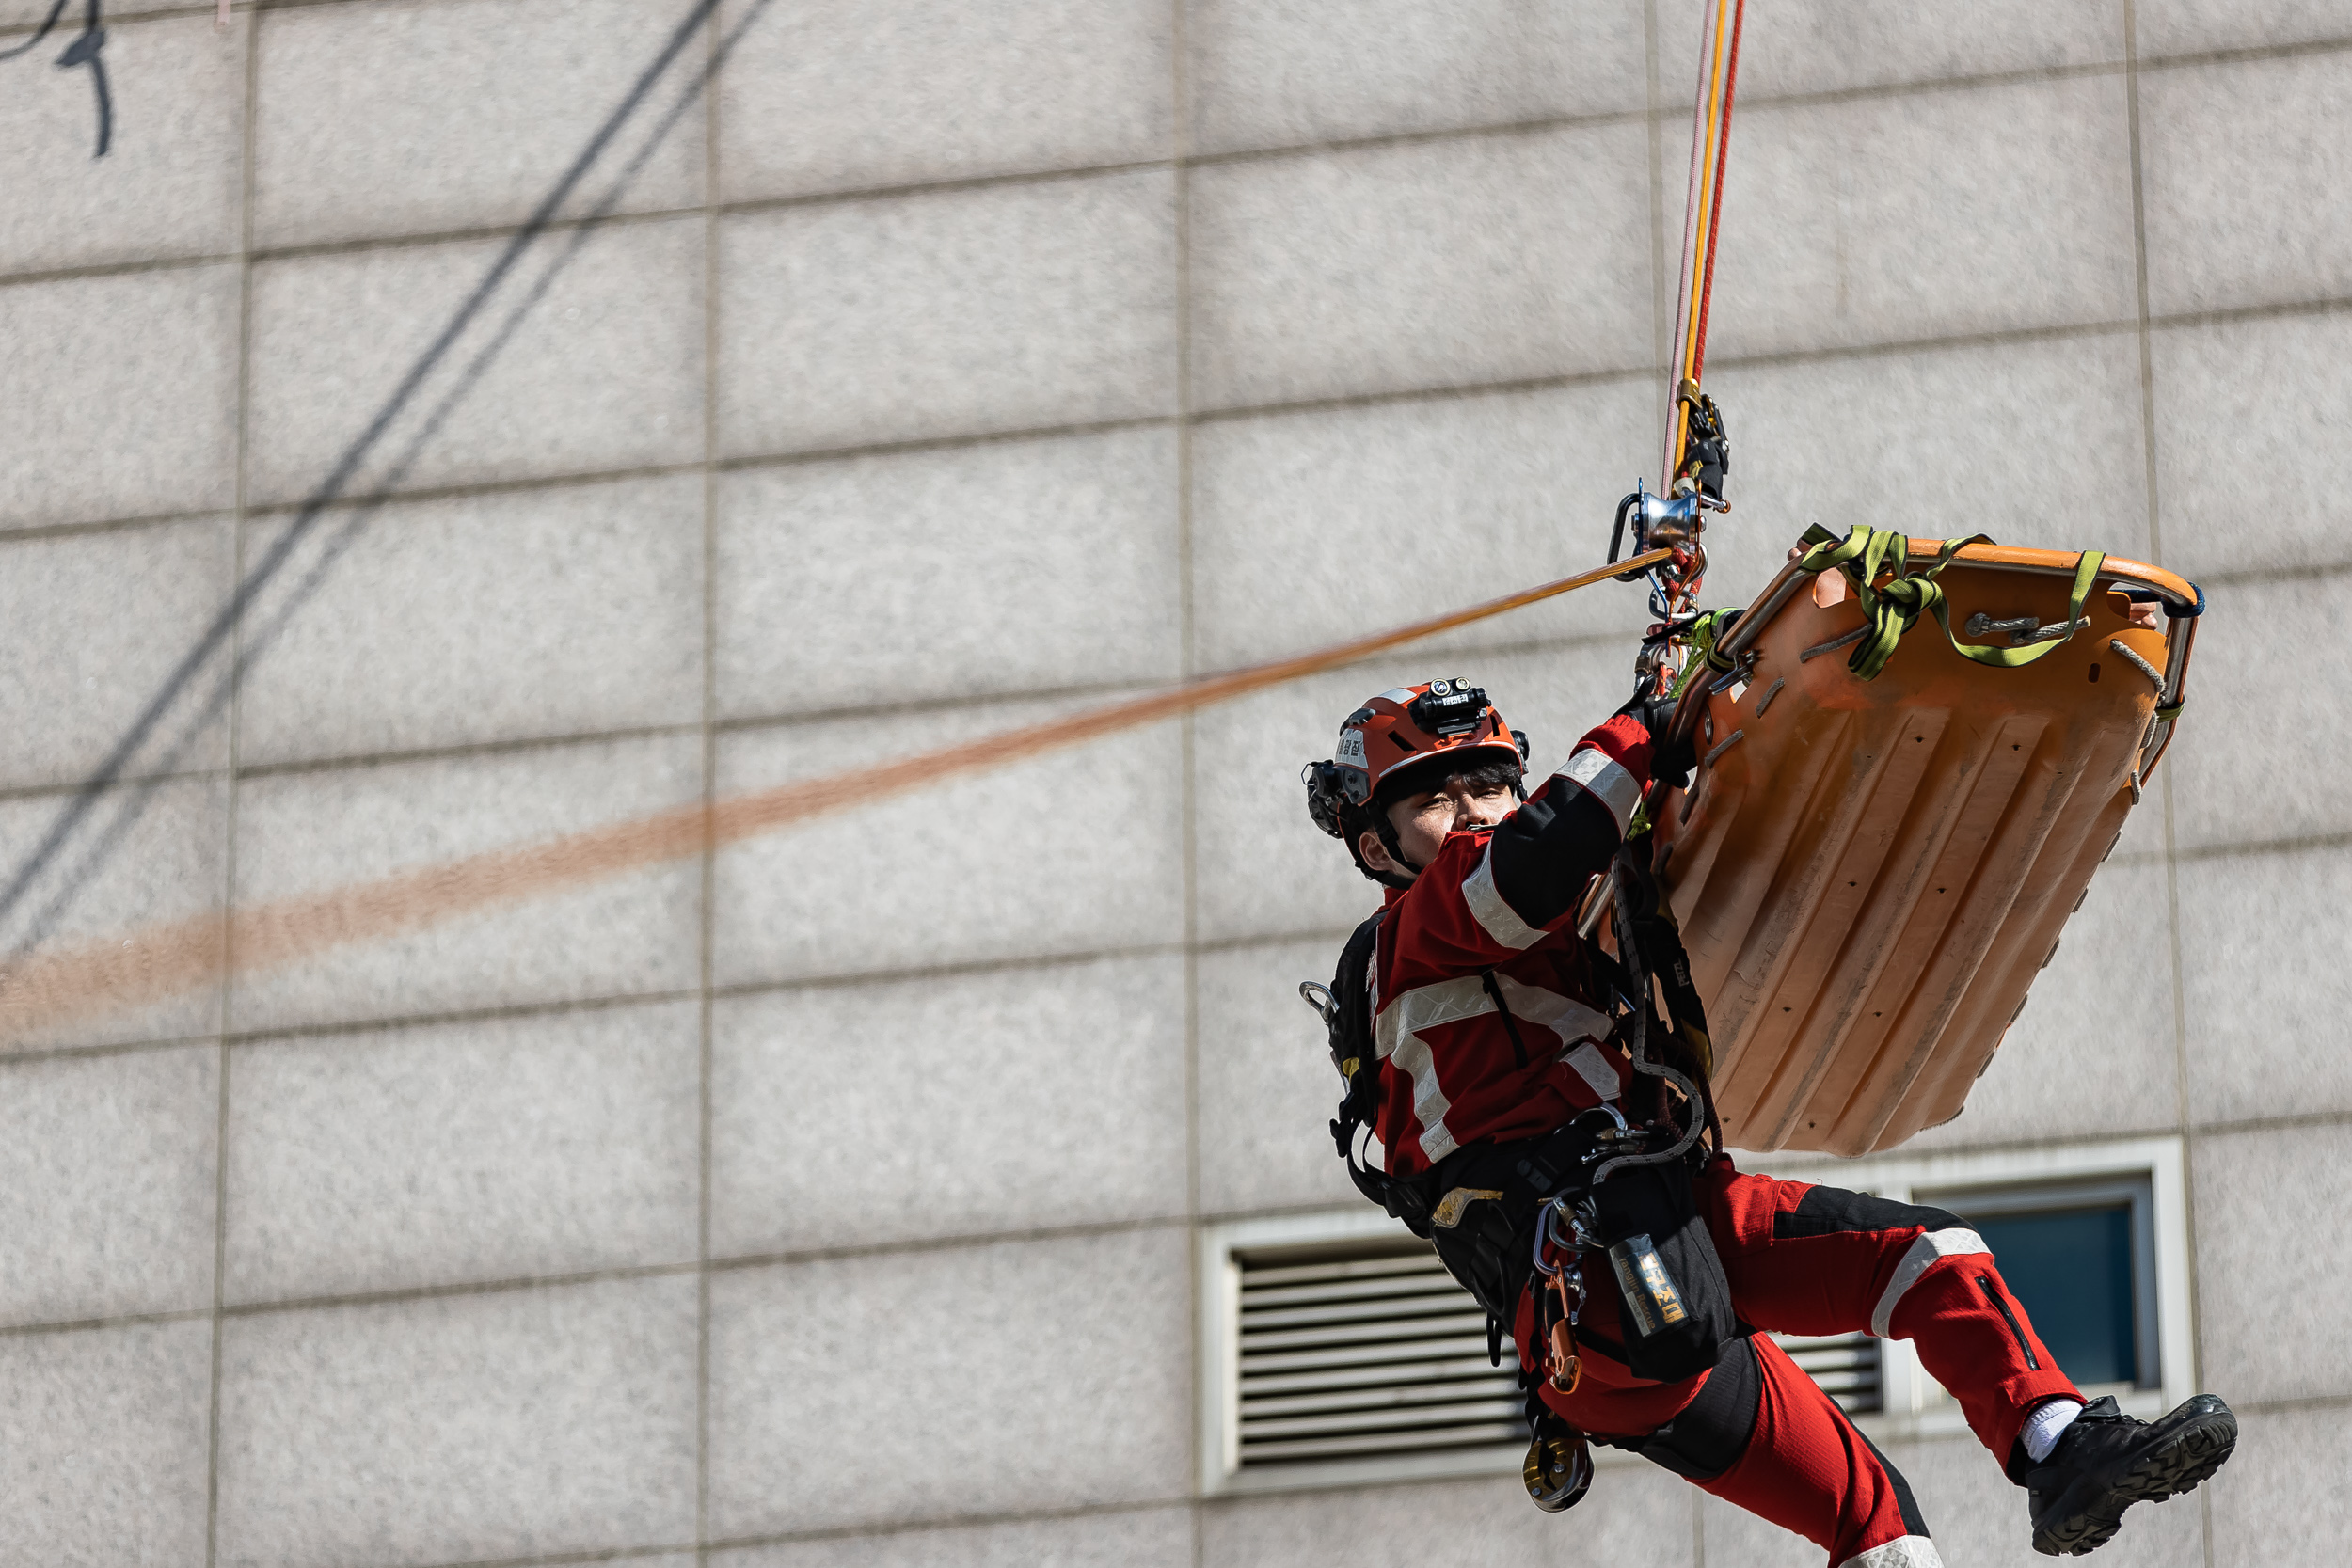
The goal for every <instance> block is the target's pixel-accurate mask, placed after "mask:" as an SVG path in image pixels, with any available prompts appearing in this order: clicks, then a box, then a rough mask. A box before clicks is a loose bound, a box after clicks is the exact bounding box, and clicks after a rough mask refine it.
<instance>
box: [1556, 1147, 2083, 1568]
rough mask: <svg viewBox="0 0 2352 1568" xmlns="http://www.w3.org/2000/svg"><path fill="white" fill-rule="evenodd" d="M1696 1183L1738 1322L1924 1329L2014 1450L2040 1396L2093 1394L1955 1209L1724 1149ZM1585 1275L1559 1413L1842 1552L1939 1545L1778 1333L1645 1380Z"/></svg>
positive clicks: (1866, 1555) (1896, 1556) (1894, 1478)
mask: <svg viewBox="0 0 2352 1568" xmlns="http://www.w3.org/2000/svg"><path fill="white" fill-rule="evenodd" d="M1694 1186H1695V1189H1696V1196H1697V1198H1698V1202H1699V1206H1700V1212H1702V1213H1703V1214H1705V1215H1706V1218H1707V1227H1708V1231H1709V1232H1710V1233H1711V1234H1712V1235H1713V1237H1714V1239H1715V1246H1716V1250H1717V1251H1718V1252H1720V1253H1721V1254H1722V1256H1723V1262H1724V1276H1725V1277H1726V1278H1727V1279H1728V1280H1729V1281H1730V1284H1731V1298H1732V1306H1733V1309H1734V1310H1735V1311H1737V1312H1738V1314H1739V1316H1740V1321H1741V1322H1742V1323H1748V1324H1751V1325H1753V1326H1754V1327H1756V1328H1759V1329H1772V1330H1776V1331H1779V1332H1782V1333H1788V1334H1800V1335H1829V1334H1851V1333H1852V1332H1854V1331H1855V1330H1857V1329H1864V1330H1867V1331H1868V1332H1870V1333H1872V1334H1875V1335H1877V1336H1879V1337H1880V1338H1895V1339H1910V1340H1912V1341H1914V1343H1915V1345H1916V1347H1917V1349H1918V1353H1919V1360H1920V1364H1921V1365H1922V1366H1924V1367H1925V1368H1926V1369H1927V1370H1928V1372H1929V1373H1930V1375H1931V1376H1932V1377H1934V1379H1935V1380H1936V1381H1937V1382H1938V1383H1941V1384H1942V1385H1943V1386H1945V1387H1946V1388H1947V1389H1949V1390H1950V1391H1951V1393H1952V1395H1953V1397H1954V1398H1956V1399H1957V1400H1958V1401H1959V1402H1960V1407H1961V1409H1962V1411H1963V1413H1964V1414H1965V1415H1966V1416H1967V1418H1968V1424H1969V1426H1970V1427H1972V1428H1973V1429H1975V1431H1976V1433H1977V1436H1978V1437H1979V1439H1981V1440H1982V1441H1983V1443H1984V1446H1985V1447H1986V1448H1988V1449H1992V1450H1993V1453H1994V1457H1995V1458H1996V1459H1997V1460H1999V1461H2000V1462H2001V1463H2002V1464H2003V1465H2009V1464H2010V1459H2011V1449H2012V1448H2013V1447H2014V1446H2015V1444H2016V1441H2017V1434H2018V1433H2019V1431H2020V1429H2021V1428H2023V1427H2024V1425H2025V1422H2026V1416H2027V1415H2028V1414H2030V1413H2031V1412H2032V1410H2033V1408H2034V1406H2036V1405H2038V1404H2040V1403H2042V1402H2044V1401H2046V1400H2049V1399H2051V1398H2054V1397H2057V1396H2060V1395H2063V1396H2065V1397H2067V1398H2070V1399H2080V1398H2081V1397H2082V1396H2081V1395H2080V1394H2079V1393H2077V1392H2076V1391H2075V1388H2074V1384H2073V1383H2072V1382H2070V1381H2069V1380H2068V1379H2067V1377H2066V1374H2065V1373H2063V1372H2061V1371H2060V1370H2058V1367H2057V1365H2056V1364H2055V1363H2054V1362H2053V1361H2052V1360H2051V1358H2050V1353H2049V1350H2048V1348H2047V1347H2045V1346H2044V1345H2043V1344H2042V1341H2041V1339H2040V1338H2037V1337H2036V1336H2035V1334H2034V1331H2033V1325H2032V1323H2028V1322H2027V1321H2026V1309H2025V1308H2024V1307H2021V1306H2019V1305H2018V1304H2017V1302H2016V1300H2015V1299H2014V1298H2013V1297H2011V1296H2010V1293H2009V1289H2008V1287H2007V1286H2005V1285H2003V1284H2002V1283H2001V1276H2000V1274H1999V1272H1998V1271H1997V1270H1996V1269H1994V1266H1993V1255H1992V1254H1991V1253H1990V1252H1988V1251H1986V1250H1985V1246H1984V1243H1983V1242H1982V1241H1980V1240H1979V1238H1978V1236H1977V1234H1976V1232H1975V1231H1973V1230H1971V1229H1969V1228H1968V1226H1967V1224H1966V1222H1965V1221H1963V1220H1962V1219H1960V1218H1958V1217H1957V1216H1955V1215H1953V1214H1950V1213H1947V1212H1945V1211H1943V1210H1940V1209H1922V1208H1918V1207H1915V1206H1914V1205H1911V1204H1907V1203H1893V1202H1889V1201H1888V1200H1886V1199H1884V1198H1876V1197H1867V1196H1863V1195H1861V1194H1858V1193H1849V1192H1844V1191H1841V1190H1839V1189H1837V1188H1836V1187H1817V1186H1811V1185H1808V1184H1806V1183H1804V1182H1801V1181H1775V1180H1772V1179H1771V1178H1770V1177H1763V1176H1742V1175H1740V1174H1739V1172H1737V1171H1736V1170H1734V1169H1733V1168H1732V1164H1731V1162H1730V1161H1729V1160H1728V1159H1718V1160H1716V1161H1714V1162H1713V1163H1712V1164H1709V1165H1708V1168H1707V1169H1706V1170H1705V1171H1704V1172H1702V1173H1701V1174H1700V1176H1699V1177H1698V1178H1697V1180H1696V1181H1695V1182H1694ZM1587 1283H1588V1285H1590V1286H1591V1287H1592V1288H1593V1291H1592V1296H1591V1299H1590V1300H1589V1301H1588V1302H1587V1303H1586V1305H1585V1307H1584V1310H1583V1313H1582V1316H1581V1321H1580V1323H1579V1324H1578V1334H1577V1338H1578V1340H1579V1343H1580V1348H1581V1355H1582V1360H1583V1377H1582V1380H1581V1382H1580V1383H1579V1384H1578V1385H1577V1386H1576V1389H1575V1390H1574V1392H1572V1393H1568V1394H1555V1393H1553V1392H1552V1391H1551V1390H1550V1389H1549V1388H1546V1389H1545V1390H1544V1401H1545V1402H1546V1403H1547V1404H1549V1406H1550V1407H1551V1408H1552V1409H1554V1410H1556V1411H1557V1412H1559V1414H1560V1415H1561V1416H1562V1417H1563V1418H1565V1419H1566V1420H1568V1421H1569V1422H1571V1423H1573V1424H1574V1425H1575V1426H1577V1427H1578V1428H1579V1429H1581V1431H1584V1432H1586V1433H1592V1434H1593V1435H1595V1436H1596V1437H1599V1438H1602V1439H1604V1440H1611V1441H1614V1442H1615V1443H1616V1445H1617V1446H1619V1447H1624V1448H1635V1449H1640V1451H1641V1452H1643V1453H1644V1454H1645V1455H1646V1456H1647V1457H1649V1458H1651V1459H1653V1460H1655V1461H1657V1462H1658V1463H1659V1464H1661V1465H1665V1466H1666V1467H1667V1468H1668V1469H1671V1470H1675V1471H1677V1472H1678V1473H1679V1474H1681V1475H1684V1476H1687V1477H1688V1478H1689V1479H1690V1480H1692V1481H1693V1482H1695V1483H1696V1484H1698V1485H1699V1486H1701V1487H1704V1488H1705V1489H1706V1490H1708V1492H1711V1493H1713V1494H1714V1495H1715V1496H1717V1497H1722V1498H1724V1500H1725V1501H1727V1502H1734V1503H1737V1504H1739V1505H1740V1507H1742V1508H1744V1509H1746V1510H1748V1512H1750V1513H1756V1514H1759V1515H1761V1516H1762V1517H1764V1518H1767V1519H1770V1520H1772V1522H1773V1523H1774V1524H1776V1525H1780V1526H1782V1527H1783V1528H1788V1529H1791V1530H1794V1531H1796V1532H1797V1533H1798V1534H1799V1535H1802V1536H1804V1537H1805V1538H1807V1539H1808V1540H1811V1541H1813V1542H1815V1543H1816V1544H1820V1545H1821V1546H1823V1547H1826V1548H1827V1549H1828V1551H1829V1560H1830V1563H1831V1565H1832V1568H1844V1565H1846V1564H1849V1563H1853V1564H1858V1565H1859V1568H1896V1565H1898V1564H1922V1563H1925V1564H1932V1563H1935V1562H1937V1561H1938V1559H1937V1557H1936V1555H1935V1550H1934V1548H1933V1547H1932V1546H1931V1545H1930V1544H1928V1541H1927V1533H1928V1532H1927V1526H1926V1524H1925V1523H1924V1522H1923V1521H1922V1520H1921V1518H1920V1516H1919V1511H1918V1508H1917V1505H1915V1503H1914V1502H1913V1501H1912V1497H1911V1488H1910V1487H1909V1485H1908V1484H1906V1483H1905V1482H1904V1481H1903V1478H1902V1476H1901V1475H1900V1474H1899V1472H1898V1471H1897V1470H1896V1469H1895V1467H1894V1466H1893V1465H1889V1464H1888V1463H1887V1462H1886V1459H1885V1456H1884V1455H1883V1454H1881V1453H1880V1452H1879V1451H1878V1449H1876V1448H1875V1447H1873V1446H1872V1444H1871V1443H1870V1440H1869V1439H1868V1438H1867V1437H1865V1436H1863V1435H1862V1433H1860V1432H1858V1431H1856V1430H1855V1429H1854V1426H1853V1424H1852V1423H1851V1422H1850V1421H1849V1420H1847V1419H1846V1417H1845V1414H1844V1412H1842V1411H1840V1410H1839V1409H1838V1408H1837V1406H1836V1403H1835V1402H1833V1401H1832V1400H1831V1399H1830V1397H1829V1396H1828V1395H1827V1394H1824V1393H1822V1392H1821V1390H1820V1387H1819V1386H1817V1385H1816V1384H1815V1383H1814V1382H1813V1380H1812V1379H1810V1378H1808V1377H1806V1376H1805V1375H1804V1372H1802V1371H1800V1370H1798V1369H1797V1367H1796V1365H1795V1364H1794V1363H1793V1362H1791V1361H1790V1360H1789V1359H1788V1356H1786V1355H1785V1354H1782V1353H1781V1351H1780V1349H1779V1347H1778V1346H1776V1345H1774V1344H1773V1343H1772V1341H1771V1340H1770V1339H1768V1338H1762V1337H1760V1336H1758V1337H1756V1338H1747V1339H1740V1340H1736V1341H1734V1342H1733V1343H1732V1344H1731V1345H1730V1346H1729V1347H1727V1348H1726V1349H1725V1351H1724V1355H1723V1357H1722V1358H1721V1359H1719V1360H1718V1361H1717V1362H1716V1364H1715V1368H1714V1370H1712V1371H1709V1372H1702V1373H1700V1374H1698V1375H1697V1376H1695V1377H1691V1378H1686V1379H1684V1380H1683V1381H1682V1382H1680V1383H1645V1382H1642V1381H1639V1380H1637V1379H1636V1378H1634V1376H1633V1375H1632V1373H1631V1372H1629V1370H1627V1369H1626V1368H1625V1366H1624V1364H1623V1363H1622V1361H1620V1360H1616V1359H1613V1358H1612V1357H1611V1356H1610V1355H1609V1354H1608V1353H1607V1350H1606V1349H1604V1348H1602V1347H1603V1346H1605V1345H1622V1344H1623V1342H1624V1340H1623V1331H1622V1329H1621V1328H1620V1327H1619V1325H1618V1323H1617V1310H1616V1301H1615V1297H1614V1294H1613V1291H1611V1290H1610V1288H1609V1283H1608V1281H1607V1280H1606V1279H1605V1278H1598V1279H1597V1278H1593V1277H1592V1276H1591V1272H1590V1271H1589V1270H1588V1271H1587ZM1533 1323H1534V1312H1533V1308H1532V1306H1531V1304H1530V1303H1528V1302H1526V1301H1524V1300H1523V1301H1522V1302H1521V1304H1520V1309H1519V1314H1518V1336H1517V1337H1518V1343H1519V1354H1520V1359H1521V1364H1522V1365H1524V1366H1531V1367H1532V1366H1533V1365H1534V1361H1533V1359H1532V1358H1531V1357H1530V1355H1529V1351H1528V1340H1529V1338H1530V1336H1531V1331H1532V1328H1533Z"/></svg>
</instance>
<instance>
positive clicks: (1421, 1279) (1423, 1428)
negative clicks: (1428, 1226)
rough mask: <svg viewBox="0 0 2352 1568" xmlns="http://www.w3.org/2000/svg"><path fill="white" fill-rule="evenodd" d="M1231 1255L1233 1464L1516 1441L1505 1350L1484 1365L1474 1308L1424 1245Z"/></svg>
mask: <svg viewBox="0 0 2352 1568" xmlns="http://www.w3.org/2000/svg"><path fill="white" fill-rule="evenodd" d="M1233 1261H1234V1263H1235V1264H1236V1265H1237V1266H1238V1267H1239V1269H1240V1273H1241V1280H1240V1285H1241V1323H1240V1342H1239V1345H1238V1347H1237V1348H1238V1350H1239V1352H1240V1370H1241V1387H1240V1418H1241V1430H1240V1449H1241V1452H1240V1458H1241V1466H1242V1468H1243V1469H1244V1470H1257V1471H1264V1470H1267V1469H1270V1468H1274V1467H1277V1466H1280V1465H1295V1464H1298V1463H1300V1462H1303V1461H1314V1460H1330V1459H1359V1458H1369V1457H1375V1456H1383V1455H1398V1454H1413V1453H1428V1452H1431V1451H1433V1450H1439V1449H1448V1450H1462V1449H1474V1448H1479V1447H1485V1446H1502V1445H1509V1446H1512V1447H1514V1448H1516V1447H1518V1446H1522V1445H1524V1444H1525V1443H1526V1441H1527V1425H1526V1422H1525V1421H1524V1419H1523V1418H1522V1402H1521V1400H1522V1397H1521V1395H1520V1393H1519V1391H1518V1380H1517V1378H1516V1377H1515V1375H1514V1370H1513V1366H1512V1362H1511V1357H1510V1356H1509V1354H1508V1353H1507V1352H1506V1354H1505V1356H1504V1365H1503V1367H1502V1370H1496V1369H1495V1368H1494V1367H1492V1366H1489V1365H1488V1364H1487V1361H1486V1314H1485V1313H1483V1312H1481V1311H1480V1310H1479V1309H1478V1305H1477V1303H1475V1302H1473V1301H1472V1300H1471V1299H1470V1293H1469V1292H1468V1291H1464V1290H1463V1289H1462V1288H1461V1287H1460V1286H1459V1285H1456V1284H1455V1283H1454V1280H1453V1278H1452V1276H1451V1275H1448V1274H1447V1273H1446V1272H1445V1269H1444V1266H1443V1265H1442V1264H1440V1263H1439V1262H1438V1255H1437V1254H1436V1253H1435V1252H1433V1251H1431V1250H1430V1249H1429V1247H1428V1246H1427V1245H1426V1244H1424V1243H1421V1242H1417V1241H1413V1240H1411V1239H1410V1238H1405V1239H1402V1240H1400V1241H1386V1240H1383V1241H1378V1242H1362V1243H1351V1244H1348V1245H1346V1246H1344V1247H1333V1246H1328V1245H1327V1246H1323V1247H1317V1248H1313V1249H1308V1248H1301V1247H1285V1248H1276V1249H1269V1250H1267V1251H1263V1252H1251V1253H1236V1254H1235V1255H1234V1259H1233Z"/></svg>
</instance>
